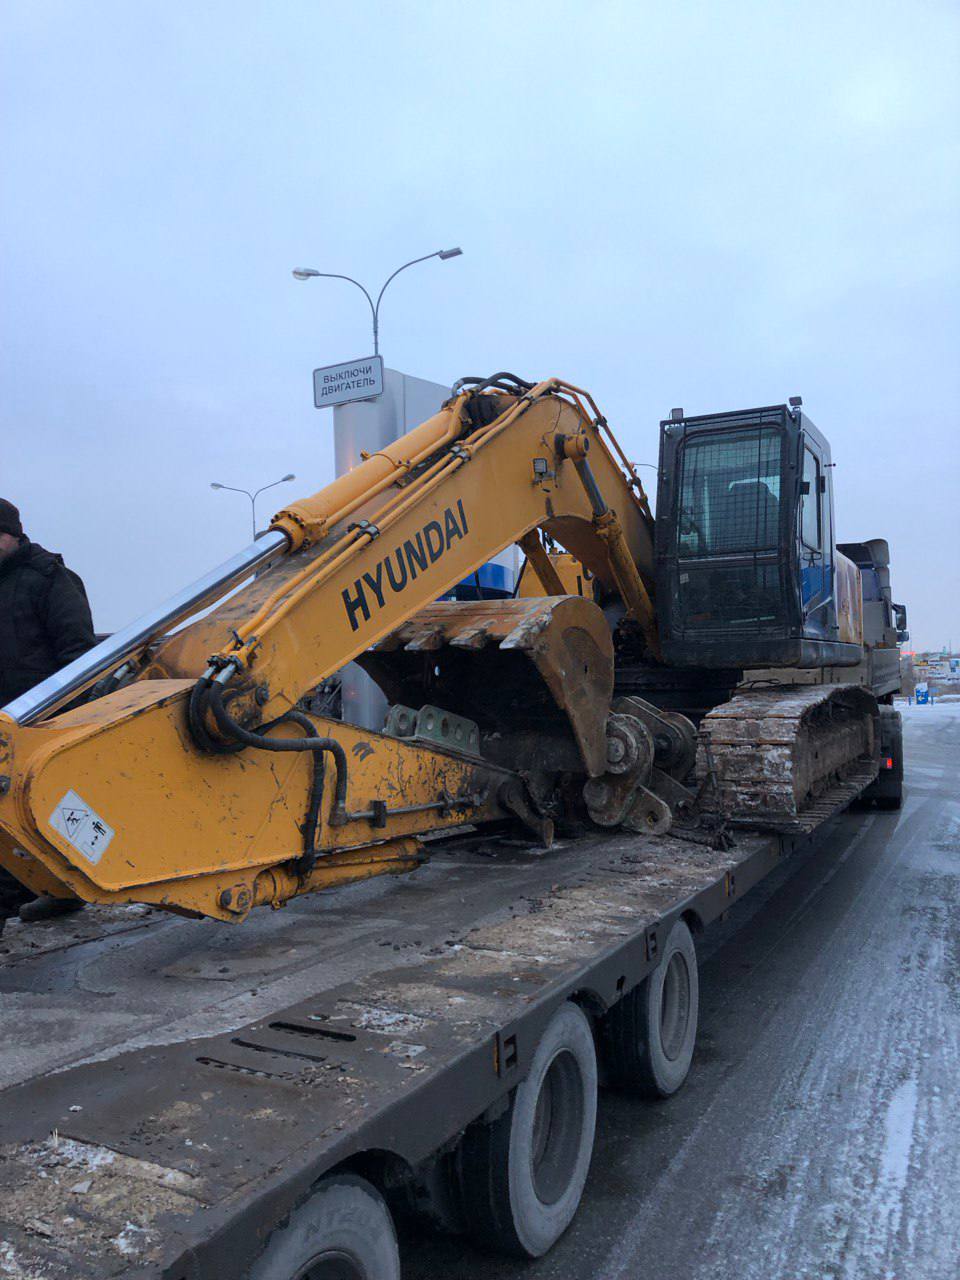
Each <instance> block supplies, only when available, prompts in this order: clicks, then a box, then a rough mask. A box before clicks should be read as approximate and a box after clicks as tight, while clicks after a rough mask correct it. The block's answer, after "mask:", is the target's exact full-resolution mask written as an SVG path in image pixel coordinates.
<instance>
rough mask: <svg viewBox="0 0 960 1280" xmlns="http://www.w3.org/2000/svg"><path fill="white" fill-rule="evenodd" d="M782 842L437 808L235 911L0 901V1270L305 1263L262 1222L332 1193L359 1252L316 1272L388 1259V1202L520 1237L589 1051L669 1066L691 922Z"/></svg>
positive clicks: (660, 1086) (678, 1051) (689, 988)
mask: <svg viewBox="0 0 960 1280" xmlns="http://www.w3.org/2000/svg"><path fill="white" fill-rule="evenodd" d="M797 843H798V841H797V840H796V839H795V838H789V837H783V836H774V835H742V836H738V838H737V839H736V842H735V843H734V844H733V845H732V847H729V848H726V849H715V848H711V847H709V845H708V844H704V843H699V842H696V841H689V840H683V839H676V838H674V837H672V836H667V837H657V838H650V837H645V836H638V835H633V834H626V833H618V834H616V835H613V836H599V837H588V838H586V839H581V840H576V841H571V842H569V843H568V844H566V845H563V846H561V847H559V848H556V849H554V850H553V851H551V852H550V853H549V854H546V855H544V854H543V853H542V851H541V850H539V849H537V848H536V847H535V846H533V845H530V846H523V845H521V844H520V842H518V841H502V842H498V841H496V840H492V839H491V838H490V837H489V836H486V837H484V838H483V839H477V838H475V837H470V836H454V837H449V838H447V839H445V840H444V841H442V842H438V847H437V848H436V849H435V850H434V852H433V856H432V858H431V860H430V862H429V864H428V865H427V866H425V867H423V868H422V869H421V870H420V871H418V872H416V873H414V874H413V875H412V876H409V877H406V878H404V879H399V880H394V879H392V878H390V879H378V880H375V881H370V882H367V883H365V884H363V885H360V886H356V887H354V888H352V889H350V890H341V891H339V892H338V894H336V895H333V896H332V897H330V898H327V899H321V900H319V901H318V900H317V899H313V901H312V902H311V903H309V904H297V905H296V906H295V907H292V908H290V909H289V910H288V911H286V912H283V913H269V914H268V915H267V916H265V917H263V918H258V920H257V921H256V922H255V923H254V924H252V925H248V927H247V929H246V930H241V931H232V930H231V931H224V930H222V928H219V927H218V926H217V925H215V924H212V923H211V922H209V921H191V920H179V919H175V918H171V917H166V916H162V915H161V914H160V913H156V912H153V911H151V910H149V909H148V908H143V907H124V908H110V907H105V908H93V909H91V910H90V911H89V912H88V913H87V914H86V916H80V917H77V918H76V919H74V920H70V921H56V922H53V923H51V924H50V925H48V926H42V927H38V926H33V928H32V931H29V932H28V931H27V930H26V929H25V928H22V927H21V928H19V929H18V928H17V927H16V926H15V925H11V926H10V928H9V930H8V933H7V935H6V937H5V939H4V950H5V952H6V954H5V955H4V956H3V957H2V961H3V963H2V967H0V1000H2V1004H3V1006H4V1007H5V1017H4V1022H5V1025H6V1027H7V1032H6V1034H5V1036H4V1042H3V1046H2V1049H0V1068H2V1075H0V1080H2V1081H3V1083H4V1084H6V1085H7V1087H6V1088H5V1089H4V1091H3V1093H2V1099H3V1108H2V1119H0V1136H2V1148H0V1206H2V1207H0V1226H2V1232H0V1239H2V1241H3V1244H2V1245H0V1249H2V1252H0V1274H3V1275H5V1276H6V1275H10V1276H14V1277H18V1278H19V1280H23V1278H26V1277H30V1278H31V1280H32V1278H34V1277H36V1278H37V1280H39V1278H40V1277H43V1278H44V1280H60V1278H62V1280H68V1278H69V1280H81V1278H82V1280H94V1278H96V1280H106V1278H107V1277H115V1276H124V1277H126V1278H128V1280H139V1278H141V1277H142V1278H145V1277H151V1278H153V1280H160V1278H161V1277H162V1278H163V1280H205V1278H207V1277H209V1278H210V1280H213V1278H214V1277H216V1278H217V1280H223V1278H224V1277H225V1276H227V1277H230V1278H231V1280H233V1278H234V1277H236V1280H240V1278H241V1277H250V1278H252V1280H261V1278H263V1277H269V1280H280V1278H281V1277H282V1278H283V1280H299V1277H300V1276H302V1275H309V1276H310V1277H311V1280H312V1278H313V1276H314V1271H302V1270H300V1269H298V1268H299V1267H300V1261H301V1260H300V1259H299V1257H298V1256H297V1255H296V1254H295V1253H291V1252H290V1251H289V1250H288V1251H287V1255H288V1256H287V1255H285V1254H284V1251H283V1249H282V1248H280V1245H283V1244H284V1243H287V1244H289V1243H290V1242H291V1240H293V1243H294V1244H296V1243H297V1240H294V1239H293V1236H296V1235H297V1232H298V1231H299V1232H300V1234H301V1235H302V1234H303V1224H304V1223H305V1222H306V1223H307V1224H309V1223H310V1222H311V1219H312V1217H313V1216H317V1215H318V1216H319V1219H320V1221H321V1223H322V1222H323V1221H324V1214H325V1212H326V1211H327V1209H328V1208H329V1206H327V1205H326V1202H327V1201H328V1200H330V1199H331V1196H333V1198H334V1199H335V1198H336V1196H337V1195H339V1196H341V1197H344V1196H345V1197H346V1198H347V1201H348V1203H347V1209H346V1214H347V1218H348V1219H349V1215H350V1213H355V1214H356V1215H357V1218H358V1221H359V1222H360V1223H361V1224H362V1229H363V1231H364V1233H366V1235H367V1236H368V1238H369V1240H370V1241H372V1242H373V1244H374V1245H376V1247H377V1248H380V1249H381V1253H382V1263H383V1265H382V1267H380V1274H378V1272H377V1270H376V1267H377V1266H378V1265H379V1263H378V1262H377V1261H376V1259H377V1257H378V1256H379V1255H377V1254H376V1252H374V1253H372V1254H371V1258H372V1259H373V1261H372V1262H371V1263H369V1265H368V1264H367V1263H366V1261H365V1260H363V1261H364V1265H368V1270H366V1271H364V1270H362V1269H360V1268H359V1267H358V1268H357V1269H356V1270H355V1271H350V1270H344V1271H342V1272H337V1271H335V1270H332V1269H329V1268H328V1269H327V1270H322V1269H317V1270H316V1274H317V1275H318V1276H323V1277H326V1276H328V1275H330V1276H334V1275H337V1276H338V1277H339V1276H340V1275H341V1274H342V1275H344V1276H347V1277H351V1280H352V1277H353V1276H355V1275H356V1276H363V1277H368V1278H369V1280H381V1275H382V1276H383V1277H391V1276H393V1275H395V1274H398V1272H397V1271H396V1269H395V1267H396V1261H395V1251H396V1245H395V1242H394V1236H393V1230H392V1226H391V1221H390V1213H391V1210H393V1211H396V1210H397V1209H401V1210H403V1211H406V1210H409V1209H416V1210H418V1211H421V1212H423V1213H426V1214H427V1215H429V1216H432V1217H433V1218H434V1219H436V1220H439V1221H440V1222H442V1223H443V1225H444V1226H446V1227H448V1228H453V1229H454V1230H463V1231H465V1232H467V1233H468V1234H472V1235H473V1236H474V1237H475V1238H477V1239H478V1240H479V1241H480V1242H481V1243H483V1244H485V1245H486V1246H488V1247H489V1246H491V1245H493V1246H494V1247H497V1248H500V1249H504V1250H506V1251H508V1252H514V1253H516V1252H520V1253H527V1254H531V1253H538V1252H543V1251H544V1249H545V1248H546V1247H549V1244H550V1243H552V1239H553V1238H555V1229H556V1227H557V1225H558V1219H562V1220H563V1223H562V1226H560V1230H562V1229H563V1228H564V1227H565V1226H566V1225H567V1223H568V1222H569V1220H570V1219H571V1218H572V1216H573V1213H574V1212H575V1210H576V1207H577V1203H578V1201H579V1199H580V1194H581V1191H582V1188H583V1184H584V1181H585V1178H586V1175H587V1168H588V1165H589V1160H590V1152H591V1148H592V1142H593V1131H594V1114H595V1100H596V1093H597V1081H598V1079H599V1080H600V1081H601V1082H603V1083H609V1084H613V1085H621V1086H627V1087H631V1086H632V1087H637V1088H639V1089H641V1090H643V1091H645V1092H647V1093H651V1094H654V1095H657V1094H659V1095H661V1096H663V1095H667V1094H669V1093H671V1092H673V1091H674V1090H675V1089H676V1088H677V1087H679V1085H680V1084H681V1083H682V1081H683V1078H684V1077H685V1076H686V1074H687V1070H688V1068H689V1065H690V1060H691V1058H692V1055H693V1050H694V1043H695V1037H696V1024H697V991H698V982H697V972H696V963H695V958H694V953H693V949H692V947H691V946H690V942H689V939H691V938H692V939H696V937H697V935H698V933H699V932H700V931H701V930H702V929H703V928H704V927H705V926H706V925H708V924H709V923H710V922H712V921H714V920H716V919H717V918H718V917H720V916H721V915H722V914H723V913H724V912H725V911H727V910H728V909H729V908H730V906H731V905H732V904H733V903H734V902H736V901H737V900H738V899H740V898H741V897H743V895H744V894H746V893H748V892H749V891H750V889H751V888H752V887H753V886H754V885H756V884H757V882H758V881H760V880H761V879H762V878H763V877H764V876H765V875H766V874H767V873H768V872H770V871H771V870H772V869H773V868H774V867H776V866H778V864H780V863H781V861H782V859H783V858H784V857H785V856H786V855H787V854H789V853H790V852H791V851H792V850H793V849H794V848H795V847H796V844H797ZM334 904H335V905H334ZM173 1011H176V1013H175V1014H174V1013H173ZM27 1015H29V1020H30V1021H29V1024H27V1027H28V1029H27V1028H25V1025H24V1019H25V1017H26V1016H27ZM211 1025H214V1026H215V1027H216V1034H212V1035H211V1034H198V1029H199V1028H201V1027H203V1028H207V1027H210V1026H211ZM584 1028H585V1029H586V1032H587V1035H586V1036H585V1037H583V1036H582V1035H581V1031H582V1030H583V1029H584ZM545 1045H546V1046H547V1048H548V1050H549V1051H550V1052H551V1053H552V1055H553V1059H552V1066H551V1068H550V1070H548V1072H547V1073H546V1076H545V1077H544V1076H542V1075H540V1076H538V1077H537V1096H536V1097H535V1098H531V1097H528V1096H524V1087H525V1082H526V1085H527V1087H528V1090H529V1085H530V1081H531V1078H532V1075H531V1073H534V1072H536V1071H537V1070H538V1067H539V1065H540V1063H539V1061H538V1059H539V1058H540V1057H541V1056H542V1050H543V1048H544V1046H545ZM558 1045H559V1046H560V1052H559V1053H557V1052H556V1050H557V1046H558ZM558 1064H559V1065H558ZM531 1105H532V1107H533V1112H534V1122H533V1123H532V1124H529V1123H528V1124H527V1125H526V1126H525V1127H524V1126H522V1125H521V1124H520V1123H519V1121H521V1120H522V1119H523V1116H520V1115H519V1114H518V1113H519V1112H521V1111H522V1110H523V1109H524V1108H525V1107H529V1106H531ZM545 1107H547V1108H549V1109H550V1111H551V1116H550V1122H549V1125H548V1126H547V1129H546V1131H544V1125H543V1123H542V1121H543V1116H542V1112H543V1110H544V1108H545ZM537 1116H539V1118H540V1121H541V1123H539V1124H538V1123H537ZM528 1119H529V1117H528ZM523 1143H526V1145H527V1149H522V1144H523ZM518 1177H519V1180H520V1181H521V1182H522V1181H523V1179H525V1180H526V1184H525V1185H520V1186H517V1185H516V1183H517V1181H518ZM511 1183H513V1184H514V1185H513V1186H512V1187H511ZM504 1196H505V1197H506V1204H505V1205H504V1203H500V1200H498V1197H500V1199H502V1198H503V1197H504ZM350 1197H353V1202H354V1203H349V1200H350ZM511 1198H512V1203H511ZM325 1206H326V1207H325ZM334 1208H336V1206H335V1205H334ZM327 1216H328V1217H329V1213H327ZM291 1233H292V1234H291ZM556 1234H559V1232H556ZM297 1239H299V1237H297ZM278 1242H279V1245H278ZM274 1255H276V1256H274ZM328 1261H329V1260H328ZM321 1262H323V1258H322V1256H321ZM334 1262H336V1258H334ZM331 1265H332V1264H331ZM285 1268H288V1269H285Z"/></svg>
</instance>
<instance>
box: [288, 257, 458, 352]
mask: <svg viewBox="0 0 960 1280" xmlns="http://www.w3.org/2000/svg"><path fill="white" fill-rule="evenodd" d="M461 253H463V250H462V249H437V250H436V252H435V253H425V254H424V255H423V257H422V258H411V260H410V261H409V262H405V263H404V264H403V266H402V267H397V269H396V271H394V273H393V275H390V276H387V278H386V280H385V281H384V285H383V288H382V289H381V290H380V292H379V293H378V294H377V300H376V302H374V300H373V298H372V297H371V296H370V294H369V293H368V292H367V290H366V289H365V288H364V287H363V285H362V284H361V283H360V281H359V280H354V278H353V276H342V275H339V274H338V273H337V272H335V271H314V269H313V267H297V268H296V269H295V270H294V272H293V278H294V279H295V280H312V279H313V278H314V276H322V277H323V279H325V280H348V281H349V282H350V284H355V285H356V286H357V288H358V289H359V290H360V292H361V293H362V294H363V296H364V297H365V298H366V300H367V302H368V303H369V304H370V314H371V315H372V316H373V354H374V355H375V356H378V355H379V354H380V302H381V300H382V298H383V295H384V293H385V292H386V288H387V285H388V284H389V283H390V281H391V280H393V279H394V278H395V277H396V276H398V275H399V274H400V272H401V271H406V269H407V267H414V266H416V264H417V263H418V262H426V261H427V260H428V259H429V258H439V259H440V260H441V262H446V260H447V259H448V258H459V256H460V255H461Z"/></svg>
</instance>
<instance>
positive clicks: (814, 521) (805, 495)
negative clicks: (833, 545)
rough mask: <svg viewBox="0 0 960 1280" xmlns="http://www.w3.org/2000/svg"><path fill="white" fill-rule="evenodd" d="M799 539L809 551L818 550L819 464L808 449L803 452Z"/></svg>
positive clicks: (819, 537)
mask: <svg viewBox="0 0 960 1280" xmlns="http://www.w3.org/2000/svg"><path fill="white" fill-rule="evenodd" d="M800 538H801V540H802V542H803V545H804V546H805V547H809V548H810V550H811V551H819V550H820V545H821V535H820V462H819V460H818V459H817V458H816V457H815V456H814V455H813V454H812V453H811V452H810V450H809V449H804V451H803V488H802V490H801V493H800Z"/></svg>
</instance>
